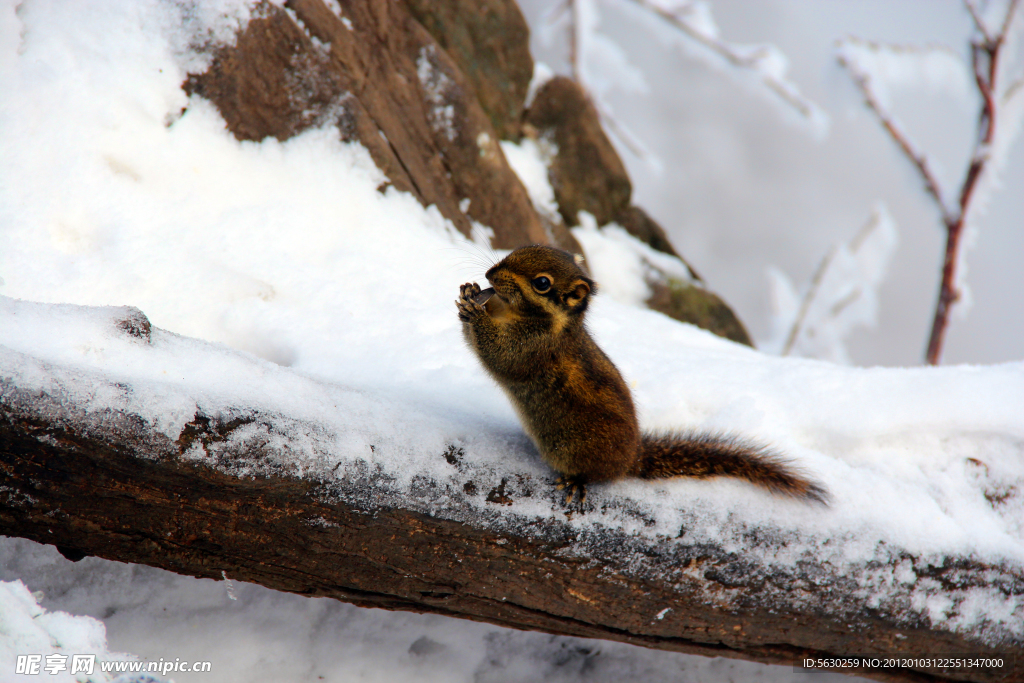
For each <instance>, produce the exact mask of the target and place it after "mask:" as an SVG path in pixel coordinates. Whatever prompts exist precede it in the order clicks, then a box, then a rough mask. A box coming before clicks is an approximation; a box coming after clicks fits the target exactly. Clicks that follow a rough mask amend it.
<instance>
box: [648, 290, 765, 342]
mask: <svg viewBox="0 0 1024 683" xmlns="http://www.w3.org/2000/svg"><path fill="white" fill-rule="evenodd" d="M648 285H649V286H650V288H651V291H652V294H651V298H649V299H648V300H647V306H648V307H649V308H651V309H653V310H655V311H658V312H660V313H664V314H665V315H667V316H668V317H670V318H675V319H676V320H680V321H682V322H684V323H691V324H693V325H696V326H697V327H699V328H701V329H704V330H707V331H708V332H712V333H714V334H717V335H718V336H719V337H724V338H726V339H730V340H732V341H734V342H739V343H740V344H746V345H747V346H750V347H753V346H754V343H753V342H752V341H751V340H750V335H749V334H747V330H746V328H745V327H743V323H741V322H740V319H739V318H737V317H736V314H735V313H733V311H732V309H731V308H729V306H728V304H726V303H725V302H724V301H722V299H721V298H720V297H719V296H718V295H717V294H715V293H714V292H710V291H708V290H706V289H704V288H703V287H701V286H699V285H694V284H690V283H686V282H681V281H679V280H676V279H673V278H669V279H667V280H666V281H665V282H648Z"/></svg>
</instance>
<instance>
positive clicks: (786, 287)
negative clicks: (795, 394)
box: [763, 206, 898, 363]
mask: <svg viewBox="0 0 1024 683" xmlns="http://www.w3.org/2000/svg"><path fill="white" fill-rule="evenodd" d="M897 241H898V235H897V231H896V224H895V221H893V219H892V217H891V216H890V215H889V212H888V211H887V210H886V209H885V207H884V206H879V207H877V208H876V209H875V211H874V212H873V213H872V214H871V217H870V219H869V220H868V221H867V222H866V223H865V224H864V226H863V227H862V228H861V229H860V231H859V232H858V233H857V234H856V235H855V236H854V238H853V239H852V240H850V242H849V243H848V244H840V245H836V246H834V247H832V248H831V249H829V251H828V253H826V254H825V256H824V257H823V258H822V260H821V263H819V264H818V267H817V269H816V270H815V272H814V275H813V276H812V277H811V280H810V283H809V284H808V285H807V287H806V289H805V291H804V293H803V296H802V297H800V301H799V304H798V303H797V298H798V297H797V292H796V290H795V288H794V287H793V285H792V284H791V283H790V281H789V279H788V278H787V277H786V276H785V275H784V274H783V273H782V272H780V271H777V270H770V271H769V277H770V278H771V291H772V299H773V302H772V307H773V308H774V309H775V322H774V327H775V328H776V329H775V333H774V336H773V338H771V339H769V340H768V341H767V342H766V343H765V344H764V345H763V346H764V348H765V349H766V350H777V351H779V352H780V353H781V355H783V356H788V355H799V356H807V357H812V358H827V359H829V360H833V361H836V362H843V363H848V362H849V357H848V355H847V352H846V348H845V346H844V343H843V340H844V338H845V337H846V336H847V335H848V334H849V332H850V331H851V330H852V329H853V328H855V327H857V326H864V325H866V326H871V325H874V324H875V322H876V318H877V313H878V299H879V296H878V290H879V288H880V287H881V284H882V282H883V281H884V280H885V275H886V272H887V271H888V267H889V262H890V261H891V259H892V255H893V252H894V251H895V249H896V244H897ZM783 338H784V339H785V341H783Z"/></svg>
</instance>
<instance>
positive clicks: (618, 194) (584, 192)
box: [526, 76, 632, 226]
mask: <svg viewBox="0 0 1024 683" xmlns="http://www.w3.org/2000/svg"><path fill="white" fill-rule="evenodd" d="M526 122H527V123H528V124H529V125H530V126H532V127H533V128H534V129H535V131H536V134H537V135H539V136H540V137H542V138H547V139H548V140H550V141H551V142H553V143H554V144H555V145H556V146H557V148H558V153H557V154H556V155H555V158H554V160H553V161H552V163H551V170H550V179H551V185H552V187H553V188H554V190H555V199H556V200H557V201H558V210H559V212H560V213H561V214H562V218H563V219H564V220H565V223H566V225H570V226H571V225H576V224H577V223H578V220H577V218H576V214H577V213H578V212H580V211H587V212H589V213H591V214H593V216H594V218H595V219H597V224H598V225H604V224H606V223H609V222H611V221H613V220H615V219H616V218H617V217H618V216H619V215H621V214H622V213H623V212H625V211H626V209H627V208H628V206H629V197H630V194H631V192H632V185H631V184H630V182H629V176H628V175H627V174H626V167H625V166H624V165H623V164H622V160H621V159H620V158H619V155H618V154H617V153H616V152H615V148H614V147H612V144H611V142H610V141H609V140H608V136H607V135H605V133H604V130H602V129H601V120H600V117H599V116H598V113H597V109H595V108H594V105H593V103H591V101H590V99H589V98H588V97H587V94H586V93H585V92H584V91H583V89H582V88H581V87H580V86H579V84H578V83H576V82H575V81H573V80H571V79H569V78H565V77H562V76H558V77H555V78H553V79H551V80H550V81H548V82H547V83H545V84H544V85H543V86H541V88H540V89H539V90H538V91H537V95H536V96H535V97H534V100H533V103H532V104H531V105H530V109H529V110H528V111H527V112H526Z"/></svg>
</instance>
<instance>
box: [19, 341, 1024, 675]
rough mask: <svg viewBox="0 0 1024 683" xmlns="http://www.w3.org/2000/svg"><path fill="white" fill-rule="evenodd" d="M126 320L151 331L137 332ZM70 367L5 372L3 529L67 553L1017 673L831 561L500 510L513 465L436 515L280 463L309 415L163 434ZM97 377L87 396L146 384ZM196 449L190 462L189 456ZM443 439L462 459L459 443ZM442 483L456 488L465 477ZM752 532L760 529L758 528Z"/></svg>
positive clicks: (454, 458)
mask: <svg viewBox="0 0 1024 683" xmlns="http://www.w3.org/2000/svg"><path fill="white" fill-rule="evenodd" d="M130 327H131V329H126V330H125V331H126V333H127V334H130V335H132V336H133V337H135V338H137V339H138V340H139V343H147V338H148V336H149V334H148V330H144V329H142V328H141V327H140V326H139V325H134V326H130ZM50 370H52V368H51V369H50ZM2 377H3V375H0V378H2ZM71 381H73V380H72V379H65V380H57V381H55V382H53V383H52V384H51V386H53V387H55V389H54V390H52V391H40V390H39V389H37V388H34V389H20V388H18V387H16V386H14V385H13V384H12V382H11V381H10V380H9V379H5V380H3V381H2V382H0V472H2V473H3V474H2V476H3V480H2V482H3V485H2V486H0V533H2V534H4V535H11V536H20V537H25V538H29V539H32V540H35V541H38V542H41V543H48V544H53V545H56V546H57V547H58V549H59V550H60V551H61V552H62V553H63V554H64V555H65V556H66V557H68V558H70V559H78V558H81V557H84V556H87V555H95V556H99V557H103V558H107V559H112V560H119V561H124V562H135V563H141V564H147V565H152V566H155V567H161V568H164V569H168V570H171V571H175V572H179V573H182V574H189V575H193V576H199V577H207V578H214V579H219V578H221V577H222V572H226V574H227V576H228V577H230V578H232V579H237V580H243V581H250V582H254V583H259V584H261V585H264V586H267V587H270V588H274V589H277V590H284V591H290V592H294V593H299V594H302V595H309V596H329V597H333V598H337V599H339V600H344V601H346V602H351V603H354V604H357V605H362V606H368V607H379V608H385V609H394V610H410V611H416V612H432V613H437V614H444V615H448V616H454V617H460V618H467V619H473V620H478V621H485V622H489V623H493V624H498V625H502V626H510V627H514V628H520V629H532V630H540V631H546V632H549V633H555V634H566V635H573V636H585V637H594V638H604V639H609V640H617V641H623V642H627V643H632V644H636V645H641V646H645V647H652V648H658V649H665V650H674V651H679V652H687V653H695V654H702V655H709V656H726V657H737V658H743V659H749V660H755V661H760V662H770V663H781V664H792V663H794V662H797V661H799V660H801V659H802V658H804V657H830V656H834V655H842V654H861V655H864V654H872V655H878V656H911V655H914V654H917V655H925V656H937V655H940V654H954V653H957V654H965V653H973V654H977V655H982V656H997V657H1003V658H1004V660H1005V661H1006V664H1005V666H1004V668H1002V669H999V670H990V669H989V670H986V669H957V670H955V671H937V670H922V669H915V668H902V669H888V670H886V671H884V672H880V671H877V670H876V671H867V672H865V671H858V672H856V673H860V674H861V675H868V676H874V677H877V678H879V679H881V680H900V681H940V680H971V681H1022V680H1024V669H1022V668H1021V667H1022V665H1024V662H1020V661H1018V660H1017V659H1014V655H1015V654H1019V652H1020V649H1021V645H1022V643H1021V642H1019V639H1017V640H1010V641H1006V640H1004V641H1003V642H1002V643H1001V644H1000V645H999V646H994V645H990V644H985V643H984V642H981V641H980V640H979V639H978V638H975V637H972V636H971V635H970V634H962V633H956V632H953V631H952V630H942V629H933V628H929V627H928V626H927V625H926V624H925V623H924V622H922V621H921V620H919V619H918V620H915V619H908V618H907V617H906V616H905V615H904V616H899V615H896V614H895V613H893V612H891V611H888V610H887V609H885V608H879V607H870V606H868V605H867V604H865V601H864V599H863V598H862V597H857V595H858V594H857V581H856V580H854V579H851V578H850V577H844V576H840V575H837V574H836V573H835V572H834V571H833V572H830V570H829V568H828V567H827V566H807V565H806V563H798V564H797V566H795V567H793V568H791V569H788V570H787V569H778V568H772V569H771V570H768V569H766V567H764V566H762V565H760V564H758V562H757V561H755V560H752V559H750V558H748V557H746V556H745V555H744V554H743V553H742V552H731V551H727V550H725V549H723V548H721V547H716V546H714V545H708V544H706V543H705V544H690V543H687V542H686V540H685V535H683V536H682V538H662V539H659V540H657V541H652V540H651V539H649V538H643V537H641V536H639V535H637V534H635V533H629V532H626V531H624V530H623V529H620V528H615V527H601V526H598V527H579V526H574V525H573V524H572V523H571V520H563V519H561V518H560V517H559V516H549V517H536V518H529V519H512V518H513V517H515V515H514V513H512V512H511V510H512V509H513V508H507V507H505V506H504V504H507V503H510V502H511V501H512V500H513V498H517V497H521V496H533V495H541V494H540V492H539V491H538V490H536V489H535V488H534V487H533V486H532V485H531V484H529V482H526V483H524V482H523V481H512V480H506V479H502V481H501V482H500V483H496V485H495V486H494V487H493V488H492V489H491V490H490V493H489V494H487V496H486V500H487V503H485V504H484V506H485V507H486V508H487V512H486V514H484V515H480V514H479V513H473V514H469V513H468V512H467V510H469V507H466V506H460V505H459V504H458V502H452V503H451V509H449V510H445V511H444V512H443V514H442V513H438V512H437V511H436V510H435V511H433V512H424V511H423V510H417V509H415V504H414V501H415V500H416V499H417V497H418V499H423V498H430V497H431V496H434V497H435V498H436V497H438V487H442V488H443V485H441V484H439V483H438V482H436V481H430V480H427V479H421V480H418V481H417V482H416V483H415V485H414V489H415V490H414V491H413V492H412V493H411V494H410V493H407V494H401V495H397V496H396V493H395V491H394V490H393V489H392V488H391V487H390V485H389V477H388V476H387V473H382V472H380V471H375V470H373V469H372V468H370V467H368V466H366V463H363V464H362V466H361V465H360V463H358V462H357V463H354V464H353V463H349V464H348V465H346V467H345V468H344V469H342V470H341V471H339V470H338V467H339V465H334V466H333V469H330V468H325V469H322V470H313V471H307V472H306V473H304V474H303V475H302V476H299V475H297V474H296V473H295V472H294V471H292V470H289V469H288V468H287V467H285V466H282V465H280V463H281V462H285V461H287V458H282V457H281V453H280V452H281V450H285V451H287V450H288V449H289V448H290V447H291V446H292V445H293V441H294V440H296V439H299V438H300V437H301V434H303V433H308V432H309V431H310V430H316V429H319V427H317V426H316V425H309V424H302V423H299V422H298V421H295V420H291V419H289V418H288V417H287V416H284V415H269V414H266V413H261V412H259V411H258V410H254V409H238V408H236V409H234V410H233V411H228V410H225V411H221V412H219V413H218V414H216V415H212V414H204V413H202V412H197V413H196V415H195V417H194V418H193V419H192V420H191V421H190V422H189V423H188V424H186V426H185V428H184V429H183V430H182V431H181V432H180V435H179V436H178V437H177V439H173V440H172V439H171V438H170V437H168V436H166V435H164V434H162V433H161V432H159V431H158V430H156V429H154V428H153V427H152V425H151V424H150V422H149V419H148V418H147V417H146V416H145V415H141V414H136V413H133V412H131V411H126V410H111V409H110V408H105V409H99V410H97V409H90V408H89V407H86V406H83V405H77V404H76V403H75V402H74V401H73V400H69V398H68V395H66V394H62V392H61V391H60V387H61V386H62V384H64V385H66V382H71ZM91 381H92V385H93V386H97V388H96V391H97V393H98V394H104V393H105V392H114V393H113V394H111V395H117V392H121V393H122V394H124V393H125V392H129V393H131V392H136V393H137V392H143V391H147V390H149V391H153V390H154V389H146V388H145V387H141V386H140V387H126V386H124V385H115V384H113V383H109V386H98V385H97V383H96V382H95V381H94V380H91ZM167 390H170V389H165V388H157V389H155V391H158V392H163V391H167ZM243 434H244V436H240V435H243ZM259 434H265V435H273V436H274V438H273V439H270V438H262V437H260V436H259ZM197 450H198V451H199V452H201V453H202V459H201V460H197V459H196V458H195V457H186V454H187V453H189V452H191V453H192V454H193V456H194V454H195V453H196V451H197ZM438 457H443V458H444V459H445V460H446V461H447V462H448V463H449V464H450V465H451V466H452V467H453V468H456V469H459V471H460V472H463V470H462V469H461V468H462V462H461V458H462V454H461V453H460V452H459V451H458V449H456V448H454V447H452V448H450V449H449V450H448V451H447V452H445V453H443V454H439V455H438ZM465 475H466V476H467V478H469V477H475V476H476V475H474V474H473V473H472V472H470V471H466V472H465ZM488 486H489V484H485V483H484V482H483V481H482V480H480V481H474V480H473V479H470V480H469V481H467V482H466V484H465V486H464V487H463V488H464V489H465V493H466V496H467V498H468V497H470V496H476V495H477V494H478V493H479V494H482V493H483V491H484V490H486V488H487V487H488ZM478 488H479V491H478V490H477V489H478ZM445 495H446V496H447V498H446V500H450V501H458V500H459V496H461V495H462V492H461V491H457V492H455V493H454V495H453V493H452V492H451V491H449V492H447V493H446V494H445ZM403 496H404V497H403ZM684 532H685V530H684V531H683V532H681V534H684ZM750 542H751V543H758V542H761V543H763V542H765V539H764V538H757V533H756V532H755V533H754V534H753V535H752V537H751V539H750ZM928 578H929V580H934V581H937V582H940V583H942V585H944V586H947V587H948V590H949V591H950V592H955V591H957V590H966V589H969V588H970V587H972V586H977V585H982V584H984V585H992V584H993V583H995V584H997V585H1001V586H1003V587H1004V589H1005V592H1006V594H1007V595H1011V594H1012V595H1019V594H1021V593H1022V592H1024V577H1022V576H1021V575H1020V573H1019V572H1015V571H1014V570H1011V569H1006V568H1000V567H994V566H990V565H986V564H984V563H982V562H980V561H977V560H973V559H969V558H948V561H947V562H945V563H944V564H943V565H942V566H939V567H933V568H932V569H931V573H930V575H929V576H928ZM666 608H670V609H666ZM1018 659H1019V658H1018ZM850 673H853V672H850Z"/></svg>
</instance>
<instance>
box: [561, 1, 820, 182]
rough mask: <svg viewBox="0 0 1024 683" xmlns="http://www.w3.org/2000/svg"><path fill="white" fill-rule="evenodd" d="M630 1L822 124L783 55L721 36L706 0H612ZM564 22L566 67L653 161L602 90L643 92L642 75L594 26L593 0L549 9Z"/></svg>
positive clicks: (637, 151) (620, 133)
mask: <svg viewBox="0 0 1024 683" xmlns="http://www.w3.org/2000/svg"><path fill="white" fill-rule="evenodd" d="M616 1H617V2H619V3H620V4H626V5H634V6H635V7H637V8H639V10H640V11H641V12H644V13H647V14H649V15H651V16H653V17H657V18H659V19H661V20H662V21H664V22H665V23H667V24H668V25H669V26H670V27H671V28H672V29H673V31H674V32H675V34H676V35H677V36H678V37H680V38H681V39H682V40H683V41H684V42H686V43H688V44H689V45H690V46H693V47H696V48H697V51H698V52H699V53H700V54H702V55H703V56H704V57H705V58H706V59H709V61H711V62H713V63H715V64H716V65H724V66H725V67H726V68H727V69H730V70H732V71H734V72H735V73H737V74H744V75H748V76H752V77H753V78H754V80H755V81H756V82H757V83H758V84H759V85H760V86H761V87H763V88H765V89H766V90H767V92H770V93H772V96H773V97H774V99H776V100H778V101H779V102H781V103H782V104H783V106H784V107H785V108H786V109H788V110H790V111H792V112H794V113H795V114H796V115H797V116H798V118H799V119H801V120H803V121H805V122H806V123H808V124H809V125H810V127H811V128H812V129H813V130H815V131H816V132H820V131H822V130H824V129H825V128H826V127H827V117H826V116H825V114H824V113H823V112H822V111H821V109H820V108H818V107H817V105H815V104H814V103H813V102H811V101H810V100H808V99H807V98H806V97H804V96H803V95H801V94H800V91H799V89H798V88H797V87H796V85H795V84H793V83H792V82H791V81H790V80H788V79H787V78H786V69H787V60H786V58H785V56H784V55H783V54H782V53H781V52H779V50H778V49H777V48H776V47H774V46H773V45H737V44H734V43H729V42H726V41H724V40H722V39H721V37H720V36H719V34H718V27H717V25H716V24H715V22H714V19H713V17H712V16H711V11H710V9H709V7H708V5H707V3H705V2H701V1H699V0H698V1H692V2H672V3H669V2H664V1H661V0H616ZM562 21H565V23H566V34H567V36H568V41H567V42H568V52H569V55H568V59H569V69H570V72H571V74H572V77H573V79H574V80H576V81H577V82H578V83H580V84H581V85H582V86H583V87H584V88H585V89H586V90H587V91H588V93H590V95H591V99H592V100H593V102H594V105H595V107H596V108H597V109H598V111H599V112H600V114H601V118H602V121H604V122H605V124H606V125H607V126H608V128H609V129H610V131H611V132H612V133H613V135H615V137H617V138H618V139H619V140H620V141H621V142H622V143H623V144H624V145H625V146H626V147H627V148H628V149H629V150H630V151H631V152H632V153H633V154H634V155H636V156H637V157H640V158H645V159H648V160H649V161H652V162H653V163H655V164H657V162H656V161H655V160H653V157H652V156H651V154H650V152H649V151H648V150H647V149H646V148H645V147H644V145H643V143H642V142H641V141H640V140H639V138H638V137H637V136H636V135H634V134H633V133H632V131H630V129H629V128H628V127H627V126H626V125H624V124H623V123H622V122H621V121H619V120H617V119H616V117H615V115H614V113H613V112H612V109H611V107H610V105H609V104H608V102H607V101H606V98H605V97H604V93H605V91H606V90H608V89H609V87H610V86H611V85H616V86H619V87H624V88H627V89H630V90H633V91H636V92H644V91H645V90H646V87H647V86H646V83H645V82H644V80H643V75H642V74H641V73H640V72H639V71H638V70H637V69H636V68H635V67H633V66H632V65H630V64H629V62H628V59H627V57H626V55H625V53H624V52H623V50H622V49H621V48H620V47H619V46H618V45H617V44H616V43H615V42H614V41H612V40H611V39H609V38H607V37H606V36H605V35H603V34H602V33H601V32H600V31H599V25H600V13H599V11H598V7H597V2H596V0H564V1H563V2H561V3H559V4H558V5H557V6H556V7H555V8H554V9H553V10H552V11H551V12H550V13H549V15H548V25H549V27H550V26H553V25H555V24H558V23H560V22H562ZM589 59H596V60H601V63H602V64H601V68H600V69H595V70H594V71H593V72H592V71H591V70H589V69H588V68H587V61H588V60H589Z"/></svg>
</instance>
